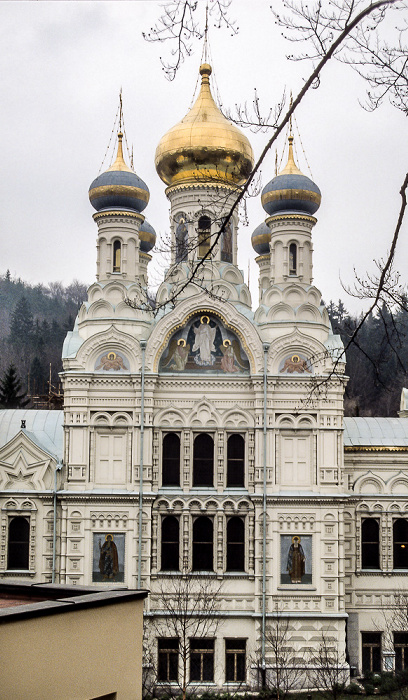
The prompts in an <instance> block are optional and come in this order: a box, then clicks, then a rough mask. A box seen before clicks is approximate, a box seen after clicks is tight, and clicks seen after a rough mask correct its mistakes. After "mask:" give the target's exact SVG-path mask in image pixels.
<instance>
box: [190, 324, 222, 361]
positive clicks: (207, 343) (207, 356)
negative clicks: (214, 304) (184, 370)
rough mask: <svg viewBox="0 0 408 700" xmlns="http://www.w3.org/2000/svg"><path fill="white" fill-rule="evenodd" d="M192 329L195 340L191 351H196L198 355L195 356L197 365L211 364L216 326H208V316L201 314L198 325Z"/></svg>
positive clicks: (213, 356)
mask: <svg viewBox="0 0 408 700" xmlns="http://www.w3.org/2000/svg"><path fill="white" fill-rule="evenodd" d="M193 331H194V335H195V342H194V345H193V350H192V352H196V351H197V350H198V351H199V352H198V355H196V356H195V358H194V359H195V362H196V364H197V365H213V364H214V361H215V355H213V353H215V345H214V340H215V333H216V331H217V326H214V327H212V326H210V317H209V316H201V319H200V325H199V326H198V327H197V326H193Z"/></svg>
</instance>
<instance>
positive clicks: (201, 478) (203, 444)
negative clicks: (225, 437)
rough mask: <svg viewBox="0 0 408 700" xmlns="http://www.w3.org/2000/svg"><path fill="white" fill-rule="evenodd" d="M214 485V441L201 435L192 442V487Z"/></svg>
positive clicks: (203, 434) (205, 434) (204, 434)
mask: <svg viewBox="0 0 408 700" xmlns="http://www.w3.org/2000/svg"><path fill="white" fill-rule="evenodd" d="M213 485H214V440H213V439H212V437H211V435H207V433H201V434H200V435H197V436H196V438H195V440H194V451H193V486H213Z"/></svg>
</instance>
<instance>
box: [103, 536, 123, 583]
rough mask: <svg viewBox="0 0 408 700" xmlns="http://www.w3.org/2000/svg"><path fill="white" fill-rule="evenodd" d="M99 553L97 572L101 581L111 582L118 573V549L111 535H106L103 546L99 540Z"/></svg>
mask: <svg viewBox="0 0 408 700" xmlns="http://www.w3.org/2000/svg"><path fill="white" fill-rule="evenodd" d="M99 551H100V554H99V571H100V573H101V575H102V576H103V580H104V581H106V580H112V579H114V578H115V576H116V574H117V573H118V571H119V559H118V549H117V547H116V544H115V543H114V541H113V535H111V534H108V535H106V536H105V542H104V543H103V545H101V540H99Z"/></svg>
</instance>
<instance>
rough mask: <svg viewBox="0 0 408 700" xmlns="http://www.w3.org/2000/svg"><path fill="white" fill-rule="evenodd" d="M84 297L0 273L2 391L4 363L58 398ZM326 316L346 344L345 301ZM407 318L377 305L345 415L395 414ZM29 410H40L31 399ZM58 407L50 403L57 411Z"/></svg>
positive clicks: (359, 350)
mask: <svg viewBox="0 0 408 700" xmlns="http://www.w3.org/2000/svg"><path fill="white" fill-rule="evenodd" d="M85 299H86V286H85V285H84V284H81V283H80V282H78V281H77V280H74V281H73V282H72V283H71V284H70V285H68V286H67V287H64V286H63V285H62V284H61V283H60V282H53V283H51V284H49V285H48V286H47V287H46V286H44V285H42V284H38V285H35V286H32V285H30V284H28V283H26V282H23V281H22V280H21V279H12V278H11V276H10V273H9V272H8V271H7V272H6V274H5V275H3V276H1V275H0V388H1V381H2V380H3V382H4V379H5V377H6V373H7V371H8V370H9V368H10V365H14V366H15V368H16V377H17V379H19V380H21V387H22V391H23V392H24V393H27V394H28V396H29V397H31V396H34V397H35V396H36V397H39V396H43V397H44V396H45V395H47V394H48V393H49V383H48V382H49V376H50V368H51V384H52V391H53V392H55V393H56V394H59V393H60V381H59V376H58V373H59V372H60V371H61V369H62V364H61V350H62V344H63V342H64V338H65V335H66V333H67V331H68V330H72V328H73V325H74V321H75V316H76V314H77V311H78V309H79V307H80V305H81V303H82V302H83V301H84V300H85ZM328 311H329V315H330V319H331V322H332V326H333V331H334V332H335V333H340V335H341V337H342V340H343V342H344V344H345V345H346V344H347V342H348V341H349V339H350V337H351V336H352V334H353V331H354V329H355V327H356V325H357V323H358V317H357V316H353V315H351V314H349V313H348V312H347V311H346V309H345V306H344V304H343V302H342V301H341V300H339V301H338V303H337V304H335V303H333V302H330V303H329V305H328ZM407 368H408V313H407V312H405V311H402V310H401V311H399V312H398V313H397V314H396V315H394V316H393V317H392V316H391V315H390V313H389V312H388V311H387V309H385V308H383V309H382V310H381V313H380V314H378V315H377V316H371V317H369V318H368V320H367V321H366V323H365V325H364V327H363V329H362V330H361V331H360V333H359V335H358V337H357V340H356V342H354V343H352V345H351V346H350V348H349V350H348V352H347V366H346V373H347V375H348V376H349V377H350V380H349V383H348V386H347V389H346V396H345V412H346V415H348V416H358V415H360V416H396V415H397V411H398V408H399V400H400V395H401V389H402V387H404V386H408V373H407ZM29 405H36V406H40V407H52V406H45V404H44V402H41V400H39V399H36V400H34V404H33V402H30V403H29ZM59 405H60V404H58V402H57V404H56V406H59Z"/></svg>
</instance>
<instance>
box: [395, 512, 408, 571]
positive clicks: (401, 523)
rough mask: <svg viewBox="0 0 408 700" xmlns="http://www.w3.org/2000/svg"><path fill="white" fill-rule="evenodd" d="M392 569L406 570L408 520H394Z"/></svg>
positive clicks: (407, 565) (407, 559)
mask: <svg viewBox="0 0 408 700" xmlns="http://www.w3.org/2000/svg"><path fill="white" fill-rule="evenodd" d="M392 529H393V538H394V569H408V520H405V519H404V518H399V519H398V520H394V525H393V528H392Z"/></svg>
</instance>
